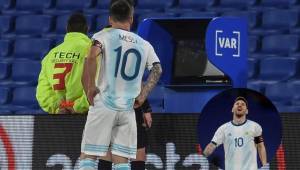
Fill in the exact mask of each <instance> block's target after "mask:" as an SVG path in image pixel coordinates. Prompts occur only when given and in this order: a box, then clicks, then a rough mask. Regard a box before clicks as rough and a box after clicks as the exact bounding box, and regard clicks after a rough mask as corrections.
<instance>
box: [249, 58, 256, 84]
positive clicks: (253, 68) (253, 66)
mask: <svg viewBox="0 0 300 170" xmlns="http://www.w3.org/2000/svg"><path fill="white" fill-rule="evenodd" d="M257 73H258V67H257V60H255V59H253V58H248V79H251V78H255V77H256V75H257Z"/></svg>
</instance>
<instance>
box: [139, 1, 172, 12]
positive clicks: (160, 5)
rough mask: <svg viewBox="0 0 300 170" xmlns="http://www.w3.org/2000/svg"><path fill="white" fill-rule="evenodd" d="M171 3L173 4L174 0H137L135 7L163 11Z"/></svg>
mask: <svg viewBox="0 0 300 170" xmlns="http://www.w3.org/2000/svg"><path fill="white" fill-rule="evenodd" d="M173 4H174V0H164V1H153V0H139V1H138V3H137V6H136V8H137V9H151V10H159V11H163V10H164V9H166V8H170V7H171V6H172V5H173Z"/></svg>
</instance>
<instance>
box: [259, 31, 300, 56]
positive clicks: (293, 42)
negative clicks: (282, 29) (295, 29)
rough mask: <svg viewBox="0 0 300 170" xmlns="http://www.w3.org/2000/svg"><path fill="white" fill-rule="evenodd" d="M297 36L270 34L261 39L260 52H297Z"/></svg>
mask: <svg viewBox="0 0 300 170" xmlns="http://www.w3.org/2000/svg"><path fill="white" fill-rule="evenodd" d="M298 48H299V37H298V36H296V35H291V34H290V35H270V36H265V37H263V39H262V49H261V52H262V53H265V54H276V55H288V54H290V53H294V52H297V50H298Z"/></svg>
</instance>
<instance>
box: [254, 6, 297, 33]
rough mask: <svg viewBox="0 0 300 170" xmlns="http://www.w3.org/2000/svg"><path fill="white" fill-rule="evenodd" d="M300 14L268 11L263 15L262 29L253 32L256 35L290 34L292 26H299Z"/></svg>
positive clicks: (282, 10) (288, 11)
mask: <svg viewBox="0 0 300 170" xmlns="http://www.w3.org/2000/svg"><path fill="white" fill-rule="evenodd" d="M297 22H298V12H297V11H292V10H285V9H272V10H266V11H264V12H263V14H262V24H261V27H259V28H257V29H254V30H252V31H251V33H252V34H256V35H270V34H284V33H288V31H289V28H290V26H295V25H297Z"/></svg>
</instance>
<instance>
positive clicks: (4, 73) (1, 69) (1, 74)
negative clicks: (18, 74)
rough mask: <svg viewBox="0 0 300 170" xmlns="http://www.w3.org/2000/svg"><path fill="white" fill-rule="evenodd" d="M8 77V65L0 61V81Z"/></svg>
mask: <svg viewBox="0 0 300 170" xmlns="http://www.w3.org/2000/svg"><path fill="white" fill-rule="evenodd" d="M9 76H10V63H8V62H1V61H0V80H3V79H7V78H8V77H9Z"/></svg>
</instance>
